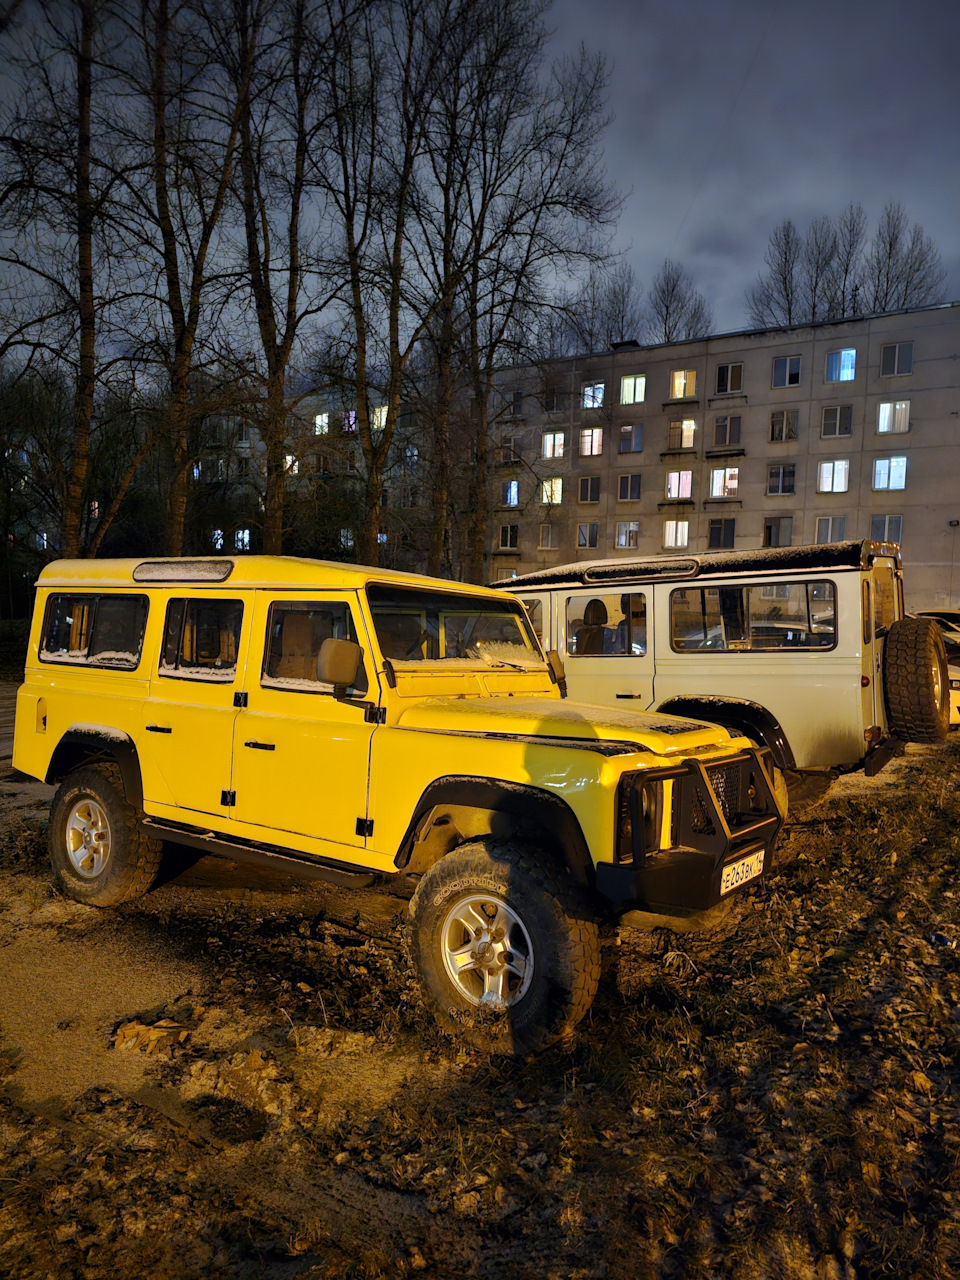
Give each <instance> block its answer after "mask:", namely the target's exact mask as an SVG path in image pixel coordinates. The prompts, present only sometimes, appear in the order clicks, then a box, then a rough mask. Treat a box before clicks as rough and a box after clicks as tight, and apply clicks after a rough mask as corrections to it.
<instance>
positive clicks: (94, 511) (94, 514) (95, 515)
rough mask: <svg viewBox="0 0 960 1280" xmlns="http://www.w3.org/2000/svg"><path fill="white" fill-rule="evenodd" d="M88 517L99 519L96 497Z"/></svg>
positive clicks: (221, 476)
mask: <svg viewBox="0 0 960 1280" xmlns="http://www.w3.org/2000/svg"><path fill="white" fill-rule="evenodd" d="M220 461H221V466H222V463H223V459H222V458H221V460H220ZM220 479H221V480H222V479H223V475H222V473H221V475H220ZM90 519H91V520H99V519H100V503H99V502H98V501H97V499H96V498H94V499H93V501H92V502H91V503H90Z"/></svg>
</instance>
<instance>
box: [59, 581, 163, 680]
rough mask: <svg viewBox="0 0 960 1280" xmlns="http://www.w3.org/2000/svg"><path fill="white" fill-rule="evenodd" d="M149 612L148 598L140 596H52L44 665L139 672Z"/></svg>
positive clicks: (97, 594) (98, 594)
mask: <svg viewBox="0 0 960 1280" xmlns="http://www.w3.org/2000/svg"><path fill="white" fill-rule="evenodd" d="M147 607H148V606H147V597H146V596H140V595H121V594H119V593H117V594H109V595H108V594H101V593H92V592H91V593H87V594H84V595H62V594H59V593H58V594H55V595H51V596H49V597H48V598H47V607H46V612H45V613H44V618H43V633H42V635H41V638H40V661H41V662H68V663H71V664H76V665H78V666H91V667H112V668H115V669H117V670H121V671H133V670H135V668H136V667H137V666H139V664H140V655H141V653H142V652H143V633H144V631H145V629H146V625H147Z"/></svg>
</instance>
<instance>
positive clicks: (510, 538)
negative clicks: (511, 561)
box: [500, 524, 520, 551]
mask: <svg viewBox="0 0 960 1280" xmlns="http://www.w3.org/2000/svg"><path fill="white" fill-rule="evenodd" d="M519 537H520V526H519V525H518V524H502V525H501V526H500V550H501V551H516V549H517V546H518V543H519Z"/></svg>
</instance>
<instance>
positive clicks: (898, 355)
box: [880, 342, 913, 541]
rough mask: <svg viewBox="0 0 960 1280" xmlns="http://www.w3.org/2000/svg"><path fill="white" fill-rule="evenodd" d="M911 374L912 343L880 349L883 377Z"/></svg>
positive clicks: (891, 343) (897, 344) (890, 343)
mask: <svg viewBox="0 0 960 1280" xmlns="http://www.w3.org/2000/svg"><path fill="white" fill-rule="evenodd" d="M909 373H913V343H912V342H889V343H887V344H886V345H885V346H883V347H881V348H880V375H881V377H884V378H897V377H900V378H902V377H905V376H906V375H907V374H909ZM897 541H899V539H897Z"/></svg>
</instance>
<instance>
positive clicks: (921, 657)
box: [883, 618, 950, 742]
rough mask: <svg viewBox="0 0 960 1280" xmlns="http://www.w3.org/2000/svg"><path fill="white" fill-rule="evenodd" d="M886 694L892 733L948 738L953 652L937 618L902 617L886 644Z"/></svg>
mask: <svg viewBox="0 0 960 1280" xmlns="http://www.w3.org/2000/svg"><path fill="white" fill-rule="evenodd" d="M883 692H884V697H885V699H886V703H887V723H888V724H889V726H890V731H891V733H894V734H896V736H897V737H898V738H902V739H903V740H904V742H942V741H943V739H944V738H945V737H946V736H947V728H948V726H949V723H950V684H949V680H948V676H947V655H946V651H945V650H944V647H943V636H942V634H941V632H940V628H939V627H938V626H937V624H936V623H935V622H934V620H933V619H932V618H901V619H900V620H899V621H898V622H895V623H894V624H893V625H892V626H891V628H890V630H889V631H888V632H887V635H886V639H885V640H884V644H883Z"/></svg>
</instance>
